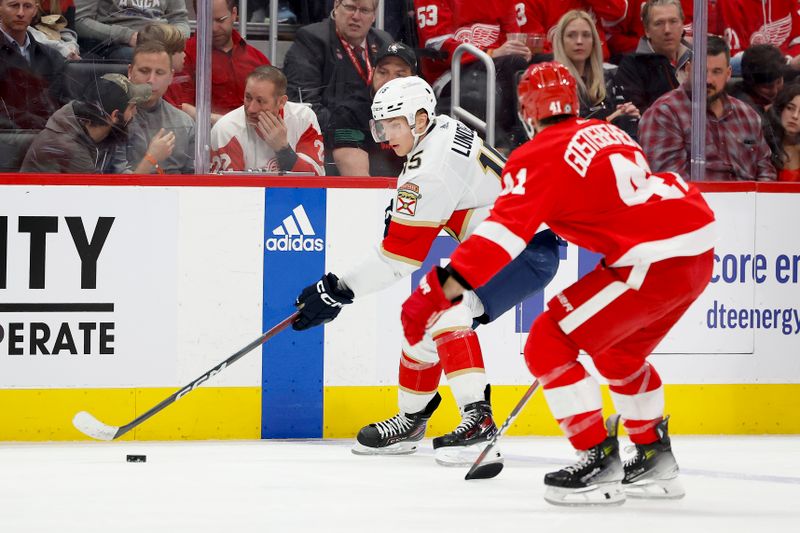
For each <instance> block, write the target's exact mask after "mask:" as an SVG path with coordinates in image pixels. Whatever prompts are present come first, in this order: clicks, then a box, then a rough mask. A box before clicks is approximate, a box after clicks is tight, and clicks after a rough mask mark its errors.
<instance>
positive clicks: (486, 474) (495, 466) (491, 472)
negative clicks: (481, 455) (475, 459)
mask: <svg viewBox="0 0 800 533" xmlns="http://www.w3.org/2000/svg"><path fill="white" fill-rule="evenodd" d="M502 471H503V463H500V462H497V463H485V464H481V465H478V466H476V467H473V468H470V470H469V472H467V475H466V476H464V479H466V480H468V481H469V480H470V479H491V478H493V477H496V476H497V474H499V473H500V472H502Z"/></svg>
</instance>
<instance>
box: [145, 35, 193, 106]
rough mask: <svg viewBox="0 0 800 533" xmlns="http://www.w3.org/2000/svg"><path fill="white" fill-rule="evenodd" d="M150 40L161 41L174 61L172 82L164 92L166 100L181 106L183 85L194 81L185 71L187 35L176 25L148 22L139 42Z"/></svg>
mask: <svg viewBox="0 0 800 533" xmlns="http://www.w3.org/2000/svg"><path fill="white" fill-rule="evenodd" d="M149 42H157V43H161V45H162V46H163V47H164V49H165V50H166V51H167V53H168V54H169V55H170V58H171V62H172V83H170V84H169V87H168V88H167V92H165V93H164V100H166V101H167V102H169V103H170V104H172V105H173V106H175V107H177V108H180V107H181V98H182V94H183V93H182V87H183V86H184V84H186V83H194V81H193V80H192V79H191V78H190V77H189V75H188V74H186V73H185V72H184V65H185V63H186V37H185V36H184V35H183V33H181V32H180V30H179V29H178V28H176V27H175V26H170V25H169V24H163V23H160V22H156V23H153V24H148V25H147V26H145V27H144V28H142V31H140V32H139V36H138V44H137V46H139V45H144V44H147V43H149Z"/></svg>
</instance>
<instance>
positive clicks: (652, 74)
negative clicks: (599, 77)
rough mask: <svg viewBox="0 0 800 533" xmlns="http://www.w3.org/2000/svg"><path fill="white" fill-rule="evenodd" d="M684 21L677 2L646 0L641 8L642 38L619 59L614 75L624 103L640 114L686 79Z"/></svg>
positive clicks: (687, 47)
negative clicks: (633, 106) (631, 50)
mask: <svg viewBox="0 0 800 533" xmlns="http://www.w3.org/2000/svg"><path fill="white" fill-rule="evenodd" d="M683 22H684V16H683V8H682V7H681V2H680V0H648V1H647V2H646V3H645V4H644V6H642V24H643V25H644V30H645V36H644V37H642V38H641V39H640V40H639V45H638V47H637V48H636V51H635V52H634V53H633V54H629V55H626V56H624V57H623V58H622V61H620V64H619V69H618V70H617V74H616V75H615V76H614V85H615V86H617V87H619V88H620V89H621V91H622V96H623V100H624V101H626V102H630V103H632V104H633V105H635V106H636V107H637V108H638V109H639V112H640V113H644V112H645V111H646V110H647V108H648V107H650V105H651V104H652V103H653V102H655V101H656V100H657V99H658V98H659V97H661V96H662V95H664V94H666V93H668V92H669V91H672V90H674V89H677V88H678V87H679V86H680V84H681V83H682V82H683V81H685V79H686V68H687V66H688V62H689V60H690V59H691V57H692V51H691V50H690V49H689V46H688V44H687V43H686V42H684V41H683V40H682V39H681V35H682V33H683Z"/></svg>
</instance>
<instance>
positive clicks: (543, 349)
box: [524, 312, 584, 379]
mask: <svg viewBox="0 0 800 533" xmlns="http://www.w3.org/2000/svg"><path fill="white" fill-rule="evenodd" d="M578 351H579V350H578V347H577V346H576V345H575V344H574V343H573V342H572V341H571V340H570V339H569V337H567V336H566V335H565V334H564V332H563V331H561V328H559V327H558V324H556V322H555V321H554V320H553V318H552V317H551V316H550V313H548V312H544V313H542V314H541V315H539V317H538V318H537V319H536V320H535V321H534V323H533V325H532V326H531V330H530V332H529V333H528V340H527V341H526V342H525V352H524V354H525V364H526V365H528V370H530V371H531V374H533V375H534V376H535V377H536V378H539V379H541V378H543V377H546V376H548V375H550V374H551V373H552V372H553V371H554V370H556V369H559V368H567V369H568V368H569V367H570V366H571V364H572V363H575V364H576V365H577V367H579V369H580V370H579V371H574V372H576V375H577V374H578V373H580V375H581V376H582V375H583V372H584V370H583V367H582V366H580V365H578V364H577V363H576V361H577V359H578Z"/></svg>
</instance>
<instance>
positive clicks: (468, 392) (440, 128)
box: [293, 76, 558, 465]
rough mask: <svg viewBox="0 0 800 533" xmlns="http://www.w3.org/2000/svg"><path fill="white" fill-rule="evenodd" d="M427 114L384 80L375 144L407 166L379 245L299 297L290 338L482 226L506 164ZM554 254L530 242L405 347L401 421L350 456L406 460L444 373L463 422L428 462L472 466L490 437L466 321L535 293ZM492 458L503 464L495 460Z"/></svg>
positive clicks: (422, 103) (466, 131) (377, 430)
mask: <svg viewBox="0 0 800 533" xmlns="http://www.w3.org/2000/svg"><path fill="white" fill-rule="evenodd" d="M435 107H436V99H435V97H434V95H433V91H432V89H431V88H430V86H429V85H428V84H427V83H426V82H425V81H424V80H422V79H421V78H418V77H414V76H412V77H407V78H400V79H395V80H392V81H390V82H389V83H387V84H386V85H384V86H383V87H382V88H381V89H380V90H379V91H378V92H377V93H376V95H375V98H374V101H373V104H372V114H373V118H374V120H373V121H372V129H373V136H374V137H375V140H376V141H378V142H388V143H389V144H390V146H391V147H392V149H393V150H394V151H395V153H397V155H399V156H401V157H402V156H406V157H407V161H406V163H405V166H404V168H403V172H402V173H401V174H400V176H399V177H398V181H397V191H396V197H395V199H394V204H393V207H392V208H391V209H390V211H389V212H388V214H387V227H386V231H385V234H384V239H383V240H382V242H381V243H380V245H379V246H377V247H375V248H374V249H373V250H371V251H370V252H369V253H368V254H367V256H366V257H364V258H363V259H362V260H361V261H359V262H357V263H355V265H354V266H353V267H352V268H351V269H350V270H348V271H346V272H344V273H343V274H342V276H341V277H337V276H335V275H334V274H332V273H329V274H327V275H325V276H323V277H322V278H321V279H320V280H319V281H318V282H316V283H315V284H313V285H310V286H308V287H306V288H305V289H304V290H303V291H302V293H301V294H300V295H299V296H298V298H297V306H298V308H299V309H300V316H299V317H298V319H297V320H296V322H295V323H294V325H293V327H294V329H297V330H302V329H307V328H309V327H312V326H316V325H319V324H323V323H326V322H329V321H330V320H333V319H334V318H335V317H336V316H337V315H338V314H339V312H340V311H341V309H342V306H343V305H346V304H349V303H352V301H353V299H354V298H355V297H359V296H363V295H365V294H369V293H373V292H376V291H379V290H381V289H383V288H385V287H388V286H389V285H391V284H392V283H394V282H395V281H397V280H399V279H401V278H404V277H406V276H409V275H411V274H412V273H413V272H414V271H415V270H417V269H418V268H419V267H420V266H421V265H422V263H423V261H424V260H425V257H426V256H427V254H428V252H429V250H430V247H431V245H432V244H433V241H434V239H436V237H437V235H439V233H440V231H442V230H444V231H445V232H447V233H448V234H450V235H451V236H453V237H454V238H456V239H457V240H459V241H460V240H463V239H464V238H466V237H467V236H468V235H470V234H471V232H472V231H473V229H474V228H475V227H476V226H477V225H478V224H479V223H480V222H482V221H483V220H484V219H485V218H486V217H487V215H488V213H489V210H490V208H491V207H492V205H493V204H494V201H495V199H496V198H497V196H498V195H499V194H500V192H501V190H502V188H503V187H502V183H501V175H502V168H503V165H504V163H505V159H504V158H503V156H502V155H500V154H499V153H498V152H497V151H496V150H495V149H494V148H492V147H491V146H488V145H486V144H484V142H483V141H482V140H481V139H480V138H479V137H478V136H477V134H476V133H475V132H474V131H473V130H471V129H470V128H468V127H467V126H465V125H464V124H462V123H461V122H459V121H457V120H454V119H452V118H450V117H448V116H443V115H439V116H436V115H435V113H434V109H435ZM557 248H558V241H557V239H556V237H555V235H553V234H552V232H550V231H549V230H548V231H545V232H542V233H540V234H538V235H537V237H535V238H534V239H533V240H532V241H531V243H529V246H528V248H527V249H526V252H527V253H524V254H523V257H522V258H521V259H520V260H519V261H516V262H515V263H514V264H513V265H509V268H508V269H507V270H505V271H503V272H501V273H499V274H498V276H497V278H496V279H493V280H492V281H491V282H489V283H487V284H486V285H485V286H484V287H481V288H480V289H477V290H476V291H475V292H470V293H468V294H467V295H466V296H465V298H464V301H463V303H462V304H461V305H457V306H455V307H453V308H452V309H450V310H448V311H447V312H445V313H444V314H443V315H442V316H441V317H440V318H439V320H438V322H437V323H436V327H435V328H433V329H432V330H431V331H429V332H428V333H427V335H426V337H425V339H424V341H423V342H421V343H419V344H416V345H415V346H413V347H412V346H409V345H408V344H407V343H405V342H404V343H403V346H402V354H401V360H400V372H399V387H398V396H399V397H398V404H399V410H400V412H399V413H398V414H397V415H395V416H394V417H392V418H390V419H388V420H385V421H382V422H377V423H375V424H370V425H368V426H366V427H364V428H363V429H362V430H361V431H360V432H359V434H358V437H357V443H356V444H355V446H354V448H353V452H354V453H357V454H404V453H413V452H414V451H415V450H416V449H417V445H418V442H419V441H420V440H421V439H422V438H423V436H424V434H425V428H426V424H427V421H428V419H429V418H430V417H431V415H432V414H433V411H434V410H435V409H436V407H437V406H438V405H439V402H440V396H439V394H438V392H437V389H438V386H439V379H440V377H441V374H442V371H444V372H445V374H446V375H447V380H448V383H449V385H450V388H451V391H452V393H453V396H454V397H455V400H456V403H457V404H458V406H459V409H460V410H461V415H462V421H461V424H459V425H458V427H456V429H455V430H454V431H453V432H451V433H449V434H447V435H444V436H442V437H438V438H435V439H434V441H433V447H434V451H435V458H436V461H437V462H438V463H440V464H445V465H466V464H471V463H472V461H473V460H474V459H475V458H476V457H477V455H478V454H479V453H480V451H482V449H483V448H484V447H485V445H486V443H487V442H488V440H489V439H491V437H492V436H493V435H494V434H495V433H496V432H497V426H496V425H495V422H494V420H493V418H492V410H491V405H490V394H489V391H490V388H489V386H488V385H487V380H486V374H485V370H484V363H483V356H482V354H481V347H480V343H479V342H478V337H477V335H476V334H475V332H474V331H473V329H472V325H473V319H477V320H478V322H479V323H480V322H484V323H485V322H488V321H490V320H493V319H494V318H496V317H498V316H500V315H501V314H503V313H504V312H505V311H507V310H508V309H510V308H511V307H513V306H514V305H515V304H516V303H518V302H521V301H522V300H524V299H525V298H527V297H528V296H529V295H531V294H532V293H534V292H536V291H538V290H540V289H541V288H542V287H544V285H545V284H546V283H547V282H549V281H550V279H552V277H553V276H554V275H555V272H556V269H557V267H558V250H557ZM520 274H521V275H520ZM531 274H533V281H531V279H530V277H529V276H531ZM494 460H502V459H501V457H500V456H499V452H498V455H496V456H495V457H494Z"/></svg>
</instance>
